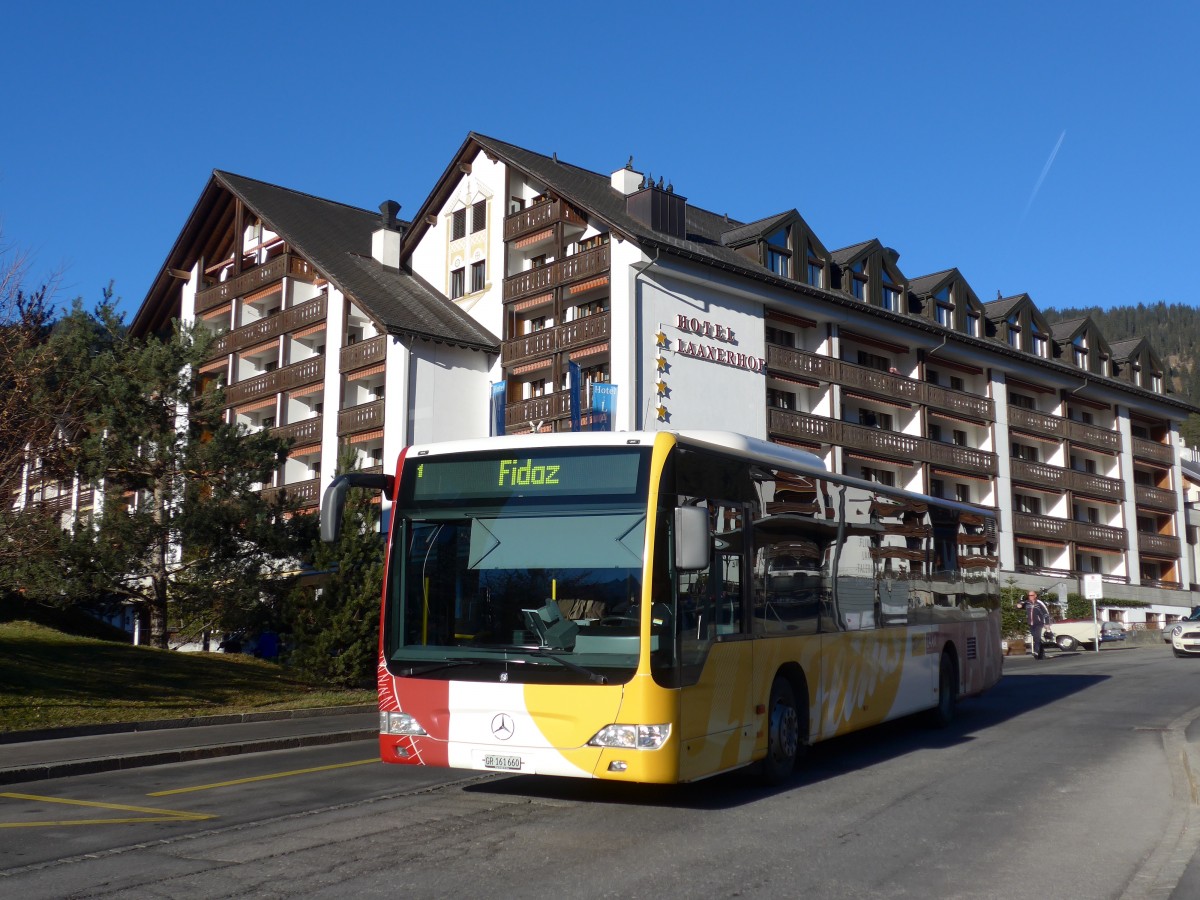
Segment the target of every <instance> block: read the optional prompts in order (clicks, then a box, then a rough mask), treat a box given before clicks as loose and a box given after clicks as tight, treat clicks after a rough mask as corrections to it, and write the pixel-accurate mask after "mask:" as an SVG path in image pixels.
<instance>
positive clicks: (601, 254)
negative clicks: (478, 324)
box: [504, 244, 609, 303]
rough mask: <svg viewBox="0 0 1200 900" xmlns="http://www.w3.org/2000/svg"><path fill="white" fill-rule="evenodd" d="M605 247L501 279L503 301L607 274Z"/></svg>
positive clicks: (607, 257)
mask: <svg viewBox="0 0 1200 900" xmlns="http://www.w3.org/2000/svg"><path fill="white" fill-rule="evenodd" d="M608 267H609V245H608V244H604V245H602V246H600V247H596V248H595V249H593V250H585V251H584V252H582V253H576V254H575V255H574V256H568V257H566V258H565V259H560V260H558V261H557V262H553V263H551V264H550V265H548V266H542V267H540V268H537V269H528V270H527V271H524V272H518V273H517V274H516V275H510V276H509V277H508V278H505V279H504V302H506V303H507V302H509V301H511V300H519V299H521V298H522V297H528V296H530V295H532V294H537V293H540V292H542V291H549V290H553V289H554V288H556V287H559V286H560V285H564V284H570V283H571V282H573V281H579V280H581V279H584V278H591V277H593V276H595V275H600V274H603V273H605V272H607V271H608Z"/></svg>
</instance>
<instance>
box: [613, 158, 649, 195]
mask: <svg viewBox="0 0 1200 900" xmlns="http://www.w3.org/2000/svg"><path fill="white" fill-rule="evenodd" d="M641 183H642V173H641V172H635V171H633V157H632V156H631V157H629V162H627V163H625V168H623V169H617V171H615V172H613V173H612V186H613V190H615V191H618V192H620V193H622V194H624V195H625V196H626V197H628V196H629V195H630V194H632V193H633V192H634V191H636V190H637V189H638V187H639V186H640V185H641Z"/></svg>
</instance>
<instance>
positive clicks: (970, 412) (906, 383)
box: [767, 344, 996, 422]
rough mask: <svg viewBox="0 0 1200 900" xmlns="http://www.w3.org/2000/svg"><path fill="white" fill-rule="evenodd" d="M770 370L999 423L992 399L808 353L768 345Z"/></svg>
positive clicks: (768, 366) (768, 365)
mask: <svg viewBox="0 0 1200 900" xmlns="http://www.w3.org/2000/svg"><path fill="white" fill-rule="evenodd" d="M767 368H768V369H772V370H774V371H777V372H780V373H782V374H785V375H797V376H800V377H802V378H815V379H818V380H820V381H828V382H832V383H834V384H838V385H841V386H842V387H845V388H850V389H851V390H857V391H864V392H866V393H869V394H875V395H877V396H880V397H884V398H894V399H897V400H905V401H907V402H909V403H914V404H920V405H923V406H929V407H932V408H933V409H939V410H943V411H945V412H951V413H955V414H957V415H961V416H966V417H968V418H974V419H982V420H983V421H986V422H994V421H996V404H995V402H994V401H993V400H992V399H991V398H990V397H980V396H979V395H978V394H969V393H967V392H966V391H956V390H953V389H951V388H945V387H941V386H940V385H936V384H929V383H928V382H924V381H917V380H916V379H914V378H905V377H904V376H903V375H895V374H892V373H891V372H881V371H879V370H878V369H872V368H870V367H868V366H860V365H856V364H855V363H849V362H846V361H845V360H841V359H835V358H833V357H831V356H821V355H819V354H816V353H809V352H808V351H806V350H796V349H794V348H792V347H780V346H778V345H776V344H767Z"/></svg>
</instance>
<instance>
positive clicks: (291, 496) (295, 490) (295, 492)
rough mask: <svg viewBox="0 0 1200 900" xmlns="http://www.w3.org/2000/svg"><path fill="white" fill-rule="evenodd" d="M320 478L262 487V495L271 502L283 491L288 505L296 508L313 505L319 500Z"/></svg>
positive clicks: (305, 507)
mask: <svg viewBox="0 0 1200 900" xmlns="http://www.w3.org/2000/svg"><path fill="white" fill-rule="evenodd" d="M320 487H321V479H320V478H310V479H309V480H308V481H297V482H296V483H295V484H289V485H285V486H284V487H269V488H263V489H262V497H263V499H264V500H266V501H267V502H268V503H272V502H274V501H275V499H276V498H278V497H279V495H280V493H281V492H283V491H286V492H287V499H288V505H289V506H291V507H293V508H296V509H308V508H311V507H315V506H317V505H318V504H319V503H320V500H321V491H320Z"/></svg>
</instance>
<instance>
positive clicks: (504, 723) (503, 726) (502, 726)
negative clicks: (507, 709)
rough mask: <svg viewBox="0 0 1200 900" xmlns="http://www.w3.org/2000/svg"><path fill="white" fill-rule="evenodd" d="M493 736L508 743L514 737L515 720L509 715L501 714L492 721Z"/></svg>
mask: <svg viewBox="0 0 1200 900" xmlns="http://www.w3.org/2000/svg"><path fill="white" fill-rule="evenodd" d="M492 734H494V735H495V736H496V737H497V738H498V739H499V740H502V741H507V740H508V739H509V738H510V737H512V736H513V720H512V717H511V716H509V715H508V714H507V713H500V714H498V715H497V716H496V717H495V718H494V719H492Z"/></svg>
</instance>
